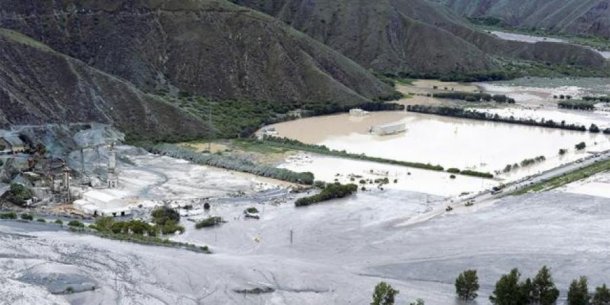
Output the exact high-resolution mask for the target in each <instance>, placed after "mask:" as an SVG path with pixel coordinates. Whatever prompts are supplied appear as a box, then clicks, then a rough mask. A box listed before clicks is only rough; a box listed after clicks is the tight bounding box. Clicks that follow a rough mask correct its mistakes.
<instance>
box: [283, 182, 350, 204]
mask: <svg viewBox="0 0 610 305" xmlns="http://www.w3.org/2000/svg"><path fill="white" fill-rule="evenodd" d="M357 191H358V186H357V185H355V184H351V183H350V184H340V183H328V184H326V186H325V187H324V189H322V191H321V192H320V193H319V194H316V195H313V196H309V197H303V198H299V199H297V201H295V203H294V205H295V206H297V207H303V206H308V205H312V204H316V203H320V202H323V201H327V200H332V199H336V198H343V197H347V196H349V195H351V194H353V193H355V192H357Z"/></svg>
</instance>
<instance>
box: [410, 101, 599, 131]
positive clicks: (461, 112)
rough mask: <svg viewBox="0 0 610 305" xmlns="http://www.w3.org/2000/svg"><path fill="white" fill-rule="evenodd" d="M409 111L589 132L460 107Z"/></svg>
mask: <svg viewBox="0 0 610 305" xmlns="http://www.w3.org/2000/svg"><path fill="white" fill-rule="evenodd" d="M407 111H410V112H418V113H425V114H435V115H442V116H449V117H456V118H463V119H472V120H480V121H491V122H502V123H510V124H518V125H526V126H538V127H547V128H556V129H566V130H575V131H587V127H585V126H584V125H576V124H568V123H566V122H565V121H561V122H555V121H553V120H545V119H542V120H540V121H536V120H534V119H521V118H515V117H513V116H510V117H501V116H499V115H498V114H491V113H486V112H480V111H477V110H473V109H464V108H460V107H448V106H431V105H409V106H407Z"/></svg>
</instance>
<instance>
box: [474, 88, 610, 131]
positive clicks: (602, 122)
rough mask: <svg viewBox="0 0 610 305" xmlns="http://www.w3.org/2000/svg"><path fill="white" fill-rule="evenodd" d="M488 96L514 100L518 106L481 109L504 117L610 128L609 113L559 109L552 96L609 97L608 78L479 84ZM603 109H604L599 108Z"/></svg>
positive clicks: (577, 97) (575, 97)
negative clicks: (502, 96)
mask: <svg viewBox="0 0 610 305" xmlns="http://www.w3.org/2000/svg"><path fill="white" fill-rule="evenodd" d="M477 85H478V86H479V87H481V88H482V89H483V90H484V91H485V92H486V93H490V94H505V95H507V96H509V97H511V98H514V99H515V100H516V102H517V104H516V105H511V106H510V107H509V108H498V109H489V108H487V109H479V111H486V112H490V113H497V114H498V115H501V116H511V115H512V116H515V117H518V118H532V119H535V120H540V119H543V118H544V119H545V120H549V119H550V120H554V121H562V120H565V121H566V122H567V123H570V124H579V125H585V126H587V127H588V126H589V125H591V124H596V125H598V126H599V127H604V128H606V127H610V112H609V111H607V110H606V111H602V110H596V111H579V110H566V109H559V108H557V102H558V101H559V100H557V99H554V98H553V96H559V95H570V96H572V97H573V99H581V98H582V97H583V96H595V95H607V94H608V92H610V79H607V78H554V79H553V78H538V77H532V78H520V79H515V80H510V81H501V82H490V83H477ZM600 109H601V108H600Z"/></svg>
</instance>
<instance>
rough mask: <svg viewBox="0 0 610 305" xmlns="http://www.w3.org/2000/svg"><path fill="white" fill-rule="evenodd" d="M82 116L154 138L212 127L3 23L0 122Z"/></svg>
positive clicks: (194, 133)
mask: <svg viewBox="0 0 610 305" xmlns="http://www.w3.org/2000/svg"><path fill="white" fill-rule="evenodd" d="M78 122H100V123H109V124H113V125H115V126H117V127H118V128H120V129H122V130H125V131H127V132H128V133H129V135H130V136H133V137H145V138H149V139H167V138H169V137H172V136H173V135H181V136H182V137H196V136H202V135H204V134H205V132H206V128H207V127H206V126H205V124H204V123H203V122H202V121H201V120H199V119H197V118H195V117H193V116H191V115H189V114H188V113H186V112H184V111H182V110H180V109H178V108H177V107H175V106H173V105H170V104H167V103H166V102H164V101H163V100H162V99H160V98H158V97H155V96H152V95H149V94H146V93H143V92H142V91H140V90H138V89H137V88H135V87H134V86H133V85H131V84H129V83H127V82H125V81H123V80H121V79H118V78H116V77H114V76H111V75H108V74H106V73H104V72H101V71H99V70H96V69H94V68H91V67H89V66H87V65H86V64H84V63H83V62H81V61H79V60H76V59H73V58H70V57H68V56H65V55H63V54H61V53H58V52H56V51H54V50H52V49H51V48H50V47H48V46H46V45H44V44H41V43H39V42H37V41H34V40H32V39H30V38H28V37H26V36H23V35H21V34H19V33H16V32H13V31H9V30H5V29H0V127H7V126H8V125H11V124H47V123H78Z"/></svg>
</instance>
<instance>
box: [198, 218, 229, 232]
mask: <svg viewBox="0 0 610 305" xmlns="http://www.w3.org/2000/svg"><path fill="white" fill-rule="evenodd" d="M221 223H223V220H222V218H221V217H218V216H212V217H208V218H206V219H203V220H201V221H199V222H197V223H196V224H195V228H196V229H201V228H207V227H214V226H217V225H219V224H221Z"/></svg>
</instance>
